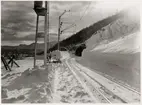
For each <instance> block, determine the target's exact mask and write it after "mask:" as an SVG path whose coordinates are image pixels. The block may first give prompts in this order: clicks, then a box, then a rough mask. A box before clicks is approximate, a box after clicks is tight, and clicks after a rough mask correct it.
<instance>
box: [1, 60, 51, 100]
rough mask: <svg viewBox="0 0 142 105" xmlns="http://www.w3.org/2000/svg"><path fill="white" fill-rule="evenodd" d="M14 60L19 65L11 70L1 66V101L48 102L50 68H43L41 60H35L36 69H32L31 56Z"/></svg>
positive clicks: (49, 96) (49, 95) (49, 98)
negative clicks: (8, 70)
mask: <svg viewBox="0 0 142 105" xmlns="http://www.w3.org/2000/svg"><path fill="white" fill-rule="evenodd" d="M16 62H17V63H18V64H19V65H20V67H19V68H17V67H13V68H12V71H11V72H7V71H6V70H5V68H4V67H2V79H1V80H2V103H46V102H50V101H51V92H52V87H51V84H50V82H49V81H52V78H51V77H52V76H51V75H53V74H52V69H51V68H50V69H51V70H50V72H49V71H48V70H45V69H43V68H42V67H40V66H42V65H43V60H37V65H38V66H37V69H33V70H32V68H33V58H26V59H23V60H17V61H16ZM4 71H5V72H4Z"/></svg>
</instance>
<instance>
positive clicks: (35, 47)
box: [34, 15, 39, 68]
mask: <svg viewBox="0 0 142 105" xmlns="http://www.w3.org/2000/svg"><path fill="white" fill-rule="evenodd" d="M38 21H39V15H37V20H36V36H35V46H34V50H35V53H34V68H35V66H36V49H37V34H38Z"/></svg>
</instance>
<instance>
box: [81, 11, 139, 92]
mask: <svg viewBox="0 0 142 105" xmlns="http://www.w3.org/2000/svg"><path fill="white" fill-rule="evenodd" d="M138 14H139V13H138V11H134V10H133V9H131V10H130V11H129V13H127V14H126V15H125V16H124V17H123V18H119V19H118V20H116V21H114V22H113V23H111V24H109V25H107V26H106V27H104V28H103V29H102V30H100V31H98V32H97V33H94V35H93V36H92V37H91V38H90V39H88V40H87V41H86V46H87V48H86V49H84V50H83V54H82V58H81V60H80V61H79V62H80V63H81V64H83V65H85V66H88V67H89V68H91V69H92V70H97V71H98V72H102V73H104V74H107V75H109V76H111V77H113V78H115V79H118V80H121V81H123V82H125V83H126V84H129V85H131V86H132V87H135V88H137V89H138V90H139V89H140V17H139V15H138Z"/></svg>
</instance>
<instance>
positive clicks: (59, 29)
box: [58, 10, 70, 51]
mask: <svg viewBox="0 0 142 105" xmlns="http://www.w3.org/2000/svg"><path fill="white" fill-rule="evenodd" d="M69 11H70V10H69ZM69 11H66V10H65V11H64V12H63V13H62V14H61V15H60V16H59V28H58V51H59V50H60V34H61V26H62V22H61V17H62V16H63V15H64V14H65V13H66V12H69Z"/></svg>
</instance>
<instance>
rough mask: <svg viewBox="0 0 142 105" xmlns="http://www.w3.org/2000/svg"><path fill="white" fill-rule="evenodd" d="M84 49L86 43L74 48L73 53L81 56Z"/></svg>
mask: <svg viewBox="0 0 142 105" xmlns="http://www.w3.org/2000/svg"><path fill="white" fill-rule="evenodd" d="M84 49H86V44H81V45H80V46H79V47H77V48H76V51H75V55H76V56H80V57H81V56H82V52H83V50H84Z"/></svg>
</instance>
